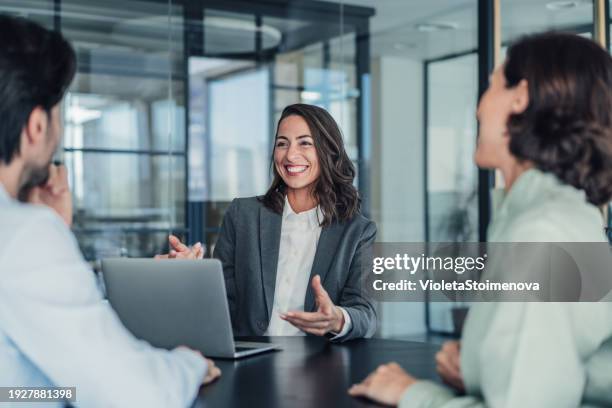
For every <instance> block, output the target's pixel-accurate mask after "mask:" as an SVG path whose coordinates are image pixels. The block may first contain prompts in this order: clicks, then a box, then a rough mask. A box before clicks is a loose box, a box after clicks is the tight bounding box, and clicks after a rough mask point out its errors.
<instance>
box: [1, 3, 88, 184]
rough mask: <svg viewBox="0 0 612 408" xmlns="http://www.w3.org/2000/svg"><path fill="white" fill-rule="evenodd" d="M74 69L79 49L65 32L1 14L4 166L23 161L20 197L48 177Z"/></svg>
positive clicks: (2, 163)
mask: <svg viewBox="0 0 612 408" xmlns="http://www.w3.org/2000/svg"><path fill="white" fill-rule="evenodd" d="M75 70H76V56H75V53H74V50H73V49H72V47H71V46H70V44H69V43H68V42H67V41H66V40H65V39H64V38H63V37H62V35H61V34H59V33H56V32H53V31H49V30H46V29H44V28H42V27H41V26H39V25H37V24H35V23H32V22H29V21H27V20H25V19H21V18H13V17H8V16H4V15H0V166H9V165H11V164H14V163H15V162H16V161H17V162H18V163H19V165H20V168H21V174H20V176H19V190H20V196H21V195H22V194H21V193H23V192H25V191H27V190H28V189H29V188H31V187H32V186H35V185H38V184H41V183H42V182H44V181H45V179H46V178H47V177H48V168H49V164H50V162H51V160H52V157H53V152H54V151H55V149H56V148H57V146H58V144H59V141H60V137H61V134H62V126H61V112H60V105H61V100H62V98H63V97H64V93H65V92H66V89H67V88H68V86H69V85H70V82H72V79H73V77H74V74H75Z"/></svg>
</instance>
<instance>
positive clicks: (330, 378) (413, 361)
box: [193, 336, 439, 408]
mask: <svg viewBox="0 0 612 408" xmlns="http://www.w3.org/2000/svg"><path fill="white" fill-rule="evenodd" d="M240 340H247V341H263V342H268V341H269V342H273V343H275V344H279V345H280V346H281V347H282V351H274V352H271V353H265V354H261V355H257V356H252V357H247V358H244V359H240V360H236V361H231V360H219V359H215V363H216V364H217V365H218V366H219V367H220V368H221V370H222V372H223V374H222V376H221V378H220V379H218V380H217V381H216V382H215V383H214V384H211V385H208V386H206V387H203V388H202V389H201V390H200V394H199V396H198V399H197V400H196V402H195V403H194V405H193V406H194V407H207V408H209V407H248V408H256V407H266V408H274V407H279V408H287V407H289V408H293V407H316V408H325V407H334V408H341V407H371V406H378V405H376V404H374V403H371V402H368V401H367V400H364V399H355V398H352V397H350V396H349V395H348V394H347V390H348V388H349V387H350V386H351V385H352V384H354V383H356V382H359V381H361V380H363V379H364V378H365V377H366V376H367V375H368V374H369V373H370V372H372V371H373V370H374V369H375V368H376V367H378V366H379V365H380V364H383V363H388V362H391V361H396V362H398V363H399V364H400V365H401V366H402V367H403V368H404V369H406V370H407V371H408V372H409V373H411V374H412V375H414V376H415V377H416V378H421V379H430V380H434V381H439V379H438V376H437V374H436V371H435V362H434V355H435V353H436V352H437V351H438V349H439V346H438V345H432V344H429V343H419V342H408V341H397V340H383V339H367V340H353V341H349V342H346V343H343V344H332V343H330V342H329V341H327V340H326V339H324V338H320V337H310V336H309V337H249V338H242V339H240Z"/></svg>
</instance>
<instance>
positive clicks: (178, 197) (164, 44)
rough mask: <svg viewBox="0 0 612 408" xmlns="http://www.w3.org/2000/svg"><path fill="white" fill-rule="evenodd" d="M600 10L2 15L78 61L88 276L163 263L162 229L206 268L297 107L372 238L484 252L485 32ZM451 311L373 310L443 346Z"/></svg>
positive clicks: (76, 187)
mask: <svg viewBox="0 0 612 408" xmlns="http://www.w3.org/2000/svg"><path fill="white" fill-rule="evenodd" d="M607 1H608V0H606V2H602V1H600V0H595V1H592V0H576V1H565V0H347V1H315V0H171V1H165V0H96V1H93V0H0V12H1V13H7V14H12V15H21V16H25V17H27V18H29V19H32V20H34V21H37V22H39V23H41V24H43V25H44V26H46V27H48V28H54V29H56V30H59V31H61V32H62V33H63V34H64V35H65V36H67V37H68V38H69V39H70V40H71V41H72V43H73V45H74V47H75V48H76V50H77V54H78V62H79V68H78V74H77V77H76V79H75V81H74V83H73V85H72V88H71V90H70V93H69V94H68V97H67V98H66V101H65V107H64V114H65V139H64V145H63V147H62V149H61V152H59V155H60V156H62V158H63V160H64V161H65V163H66V165H67V166H68V169H69V174H70V183H71V186H72V189H73V192H74V202H75V215H74V232H75V234H76V235H77V237H78V240H79V243H80V245H81V248H82V250H83V253H84V254H85V256H86V258H87V259H88V260H90V261H92V262H95V261H96V260H99V259H100V258H103V257H111V256H113V257H114V256H131V257H149V256H152V255H154V254H156V253H160V252H162V251H166V248H167V246H166V237H167V235H168V233H169V232H173V233H175V234H178V235H180V236H181V237H183V238H184V239H186V240H187V241H188V242H191V243H194V242H197V241H201V242H203V243H205V245H206V247H207V250H208V254H209V255H210V253H211V252H212V248H213V247H214V244H215V240H216V237H217V233H218V228H219V225H220V222H221V219H222V217H223V213H224V211H225V209H226V208H227V205H228V204H229V202H230V201H231V200H232V199H233V198H234V197H244V196H253V195H258V194H262V193H263V192H265V190H266V187H267V185H268V183H269V181H270V173H269V169H270V165H269V160H270V154H271V148H272V143H273V136H274V131H275V124H276V121H277V118H278V117H279V115H280V112H281V111H282V109H283V107H284V106H286V105H288V104H291V103H296V102H304V103H311V104H317V105H320V106H322V107H324V108H326V109H328V110H329V111H330V112H331V113H332V115H333V116H334V117H335V118H336V120H337V121H338V123H339V124H340V126H341V128H342V130H343V133H344V137H345V143H346V147H347V150H348V153H349V155H350V157H351V159H352V160H353V161H354V163H355V165H356V167H357V169H358V177H357V180H356V184H357V186H358V187H359V189H360V191H361V194H362V196H363V199H364V211H365V213H366V214H367V215H368V216H369V217H371V218H372V219H373V220H375V221H376V222H377V224H378V231H379V232H378V238H377V240H378V241H379V242H422V241H429V242H446V241H479V240H485V239H486V235H485V231H486V225H487V222H488V220H489V218H490V215H491V211H492V208H493V201H494V200H493V199H492V198H491V197H492V194H491V190H492V187H493V184H494V183H493V181H492V180H493V179H494V175H492V174H489V173H486V172H482V171H481V172H479V171H478V169H477V168H476V167H475V166H474V164H473V162H472V155H473V151H474V148H475V143H476V134H477V123H476V117H475V111H476V106H477V100H478V96H479V92H481V91H482V89H483V87H486V80H487V77H488V72H487V70H488V69H490V67H491V66H492V64H493V62H494V60H495V55H494V54H495V53H494V47H493V45H492V44H491V38H492V37H493V34H494V32H495V29H496V27H497V26H498V25H495V24H493V21H492V20H494V17H495V15H498V16H499V20H498V21H499V22H500V23H501V24H500V26H501V31H500V33H501V44H502V46H503V45H504V44H506V43H507V42H508V41H510V40H512V39H514V38H516V37H517V36H520V35H523V34H526V33H531V32H538V31H543V30H548V29H560V30H566V31H572V32H577V33H580V34H582V35H585V36H593V35H594V34H595V28H594V27H595V21H596V19H597V18H598V16H602V15H603V16H604V18H605V20H604V21H605V22H606V23H605V24H606V26H607V27H609V26H608V25H609V21H610V18H609V4H607ZM597 3H599V4H597ZM603 3H605V4H603ZM602 4H603V6H602ZM496 11H498V13H496ZM502 53H503V49H502ZM498 60H499V58H498ZM493 196H494V195H493ZM605 211H607V212H608V213H609V212H610V208H607V209H606V210H605ZM602 227H603V226H602ZM462 306H463V305H457V304H440V303H438V304H427V303H385V304H381V305H380V314H381V324H380V327H379V332H378V335H379V336H384V337H395V338H415V336H416V337H418V336H422V335H424V334H425V333H427V332H429V333H447V332H452V331H453V327H454V326H453V320H452V316H453V313H452V311H453V310H454V309H458V308H461V307H462Z"/></svg>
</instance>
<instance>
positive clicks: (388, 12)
mask: <svg viewBox="0 0 612 408" xmlns="http://www.w3.org/2000/svg"><path fill="white" fill-rule="evenodd" d="M324 1H328V2H334V3H337V1H331V0H324ZM477 3H478V1H477V0H348V1H344V4H346V5H356V6H364V7H371V8H374V9H375V10H376V15H375V16H374V17H373V19H372V21H371V40H372V48H371V49H372V54H373V55H374V56H381V55H397V56H402V57H409V58H414V59H420V60H423V59H430V58H435V57H440V56H443V55H448V54H454V53H460V52H464V51H466V50H470V49H475V48H476V47H477ZM501 7H502V10H501V15H502V37H503V39H504V41H508V40H510V39H512V38H515V37H517V36H519V35H521V34H525V33H529V32H536V31H543V30H547V29H553V28H554V29H568V28H573V27H578V26H585V25H590V24H592V21H593V17H592V14H593V7H592V2H591V1H590V0H575V1H552V0H501Z"/></svg>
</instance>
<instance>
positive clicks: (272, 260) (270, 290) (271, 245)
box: [259, 206, 282, 319]
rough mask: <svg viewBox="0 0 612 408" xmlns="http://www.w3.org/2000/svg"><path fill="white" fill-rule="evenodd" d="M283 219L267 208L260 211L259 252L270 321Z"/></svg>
mask: <svg viewBox="0 0 612 408" xmlns="http://www.w3.org/2000/svg"><path fill="white" fill-rule="evenodd" d="M281 223H282V217H281V215H280V214H276V213H274V212H273V211H271V210H269V209H268V208H266V207H263V206H262V207H261V208H260V209H259V250H260V253H259V254H260V257H261V282H262V285H263V291H264V297H265V301H266V307H267V310H268V319H270V316H272V303H273V300H274V288H275V286H276V268H277V266H278V250H279V247H280V235H281Z"/></svg>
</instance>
